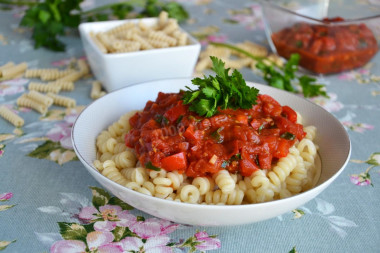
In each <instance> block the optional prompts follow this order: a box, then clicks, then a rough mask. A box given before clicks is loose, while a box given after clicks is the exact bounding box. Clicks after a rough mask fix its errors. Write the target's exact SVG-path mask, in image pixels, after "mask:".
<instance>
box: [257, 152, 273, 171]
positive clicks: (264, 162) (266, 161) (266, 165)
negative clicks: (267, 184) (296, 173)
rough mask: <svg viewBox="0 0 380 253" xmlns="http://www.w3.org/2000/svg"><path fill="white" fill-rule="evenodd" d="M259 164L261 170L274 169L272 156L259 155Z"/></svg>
mask: <svg viewBox="0 0 380 253" xmlns="http://www.w3.org/2000/svg"><path fill="white" fill-rule="evenodd" d="M258 157H259V164H260V168H261V169H266V170H268V169H270V168H271V167H272V158H273V156H272V154H270V153H267V154H259V156H258Z"/></svg>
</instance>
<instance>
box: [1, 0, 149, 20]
mask: <svg viewBox="0 0 380 253" xmlns="http://www.w3.org/2000/svg"><path fill="white" fill-rule="evenodd" d="M0 1H1V0H0ZM145 2H146V1H145V0H131V1H124V2H118V3H112V4H106V5H102V6H99V7H96V8H94V9H91V10H88V11H81V13H80V14H81V16H84V15H91V14H94V13H97V12H100V11H104V10H107V9H110V8H112V7H114V6H118V5H124V4H131V5H140V6H144V3H145Z"/></svg>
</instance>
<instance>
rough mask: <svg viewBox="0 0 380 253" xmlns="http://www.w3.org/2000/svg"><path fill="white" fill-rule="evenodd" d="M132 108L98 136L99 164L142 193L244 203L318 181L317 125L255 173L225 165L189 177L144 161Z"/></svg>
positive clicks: (191, 200)
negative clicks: (131, 139) (131, 137)
mask: <svg viewBox="0 0 380 253" xmlns="http://www.w3.org/2000/svg"><path fill="white" fill-rule="evenodd" d="M135 113H136V111H133V112H129V113H126V114H124V115H122V116H120V117H119V119H118V120H117V121H115V122H113V123H112V124H111V125H109V127H108V128H107V129H106V130H103V131H102V132H101V133H100V134H99V135H98V136H97V138H96V148H97V160H95V161H94V167H95V168H97V169H98V170H99V172H101V173H102V174H104V175H106V176H107V177H109V178H114V179H115V181H116V180H117V181H116V182H119V183H120V184H122V185H125V186H126V187H128V188H130V189H133V190H135V191H138V192H140V193H143V194H146V195H149V196H154V197H158V198H162V199H167V200H172V201H180V202H185V203H198V204H207V205H241V204H249V203H262V202H267V201H272V200H276V199H282V198H287V197H290V196H293V195H295V194H299V193H300V192H302V191H305V190H307V189H309V188H311V187H313V186H314V184H315V180H316V179H315V178H316V177H317V176H318V170H317V166H316V159H317V151H318V146H316V145H315V143H314V142H313V139H314V138H315V136H316V128H315V127H313V126H309V127H305V128H304V129H305V132H306V137H305V138H303V139H302V140H301V141H297V142H296V143H295V145H294V146H292V147H291V148H290V149H289V153H288V155H287V156H286V157H282V158H280V159H279V160H278V161H277V163H276V164H274V165H273V166H272V168H271V169H269V170H261V169H259V170H256V171H255V172H254V173H252V175H251V176H249V177H248V176H247V177H243V176H242V175H240V174H236V173H233V174H232V173H230V172H228V171H227V170H220V171H219V172H218V173H216V174H214V175H213V176H212V177H195V178H189V177H186V175H185V174H180V173H178V172H177V171H166V170H164V169H160V170H151V169H147V168H144V167H141V166H140V164H139V162H138V161H137V158H136V156H135V153H134V151H133V150H132V149H130V148H128V147H126V145H125V143H124V136H125V134H126V132H128V131H129V130H130V129H131V126H130V124H129V118H130V117H131V116H132V115H134V114H135Z"/></svg>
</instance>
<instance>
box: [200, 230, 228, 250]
mask: <svg viewBox="0 0 380 253" xmlns="http://www.w3.org/2000/svg"><path fill="white" fill-rule="evenodd" d="M194 236H195V238H196V239H197V241H198V242H199V243H200V244H198V245H195V247H196V248H197V249H198V250H200V251H205V250H214V249H219V248H220V247H221V242H220V240H219V239H216V238H213V237H210V236H209V235H208V234H207V233H206V232H205V231H204V232H198V233H196V234H195V235H194Z"/></svg>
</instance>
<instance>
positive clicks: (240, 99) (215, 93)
mask: <svg viewBox="0 0 380 253" xmlns="http://www.w3.org/2000/svg"><path fill="white" fill-rule="evenodd" d="M210 58H211V61H212V63H213V70H214V72H215V73H216V75H215V76H208V77H206V76H204V77H203V79H202V78H199V77H197V78H194V79H193V80H191V81H192V83H193V84H194V85H196V86H198V87H199V89H198V90H192V89H190V88H189V87H186V88H187V90H186V91H185V92H184V95H183V98H182V99H183V101H184V104H190V107H189V110H190V111H193V112H196V113H197V114H198V115H200V116H205V117H211V116H213V115H215V114H216V113H217V112H218V108H219V107H220V108H221V109H227V108H231V109H235V110H236V109H238V108H242V109H250V108H252V105H254V104H256V99H257V95H258V93H259V90H258V89H256V88H254V87H250V86H248V85H247V84H246V83H245V80H244V79H243V76H242V74H241V73H240V72H239V71H237V70H234V71H233V72H232V74H231V75H229V70H230V69H229V68H227V69H226V68H225V63H224V62H223V61H222V60H220V59H218V58H217V57H214V56H210Z"/></svg>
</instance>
